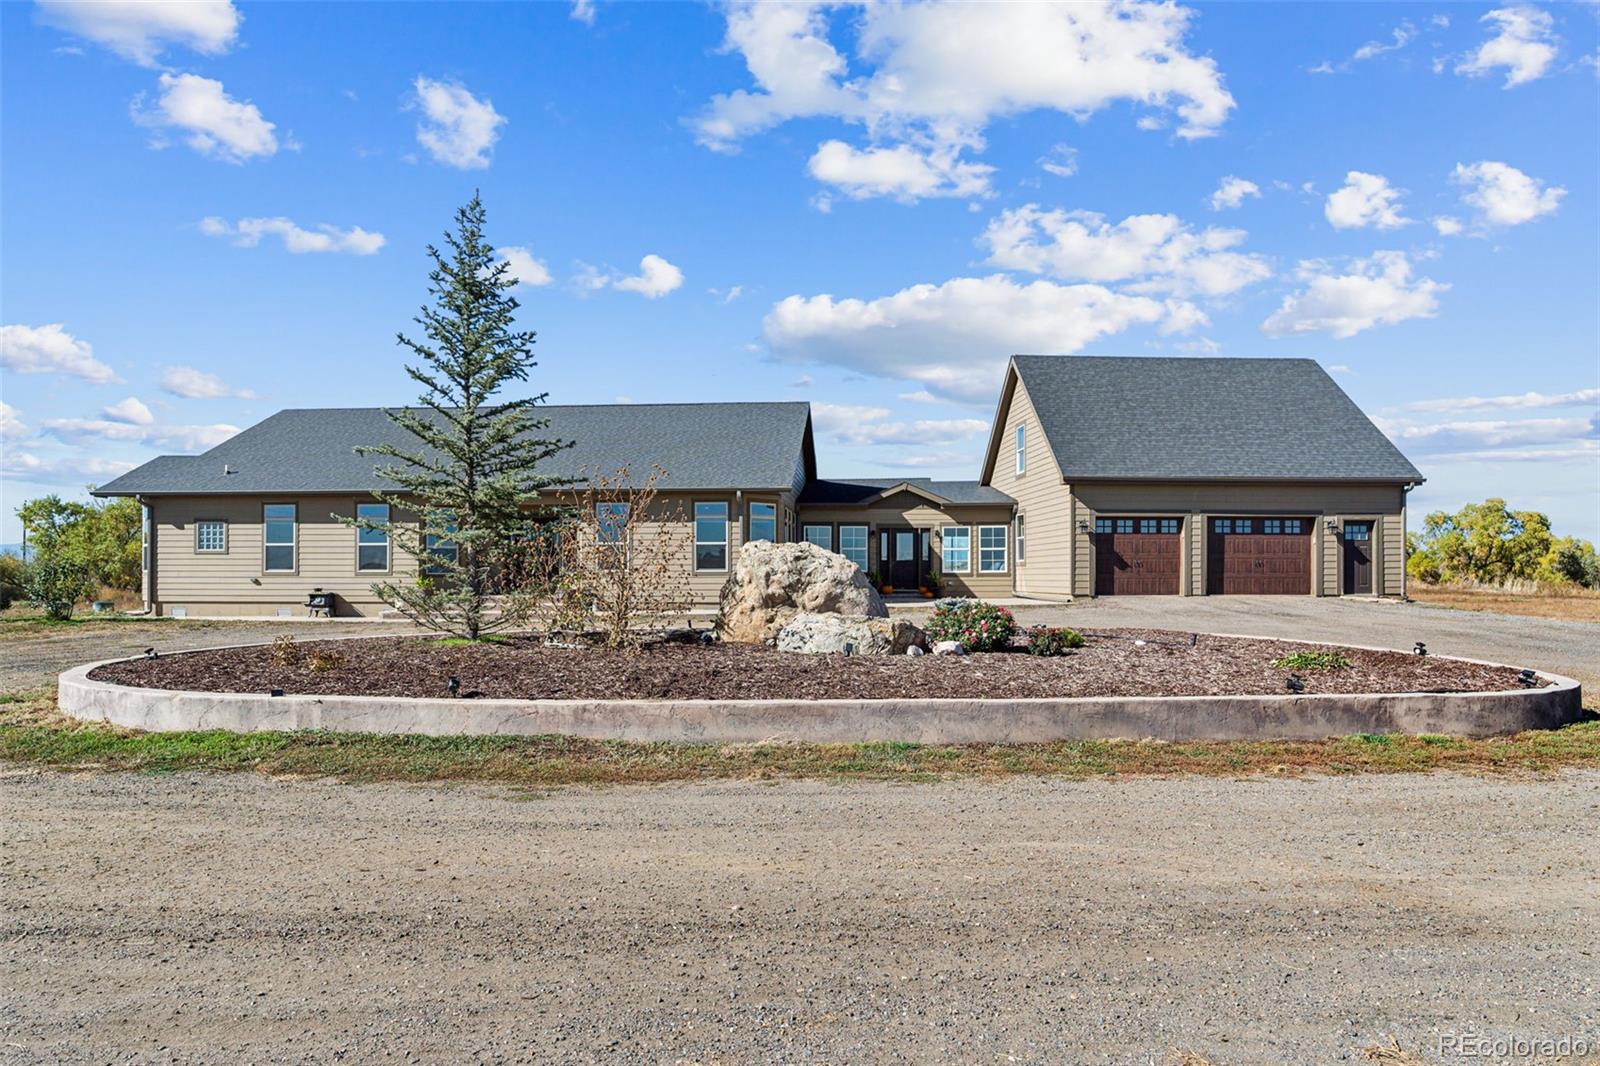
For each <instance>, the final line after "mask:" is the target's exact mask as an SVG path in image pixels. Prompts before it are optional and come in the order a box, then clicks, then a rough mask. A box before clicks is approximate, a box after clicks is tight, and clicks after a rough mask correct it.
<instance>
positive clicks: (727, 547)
mask: <svg viewBox="0 0 1600 1066" xmlns="http://www.w3.org/2000/svg"><path fill="white" fill-rule="evenodd" d="M701 504H708V505H715V506H718V507H721V508H722V539H721V540H720V541H717V540H701V539H700V510H699V508H700V505H701ZM691 507H692V508H693V510H694V519H693V521H694V557H693V559H692V560H691V562H692V563H693V565H694V572H695V573H697V574H726V573H727V572H728V563H729V562H730V561H731V560H730V559H729V556H730V555H731V554H732V551H731V549H732V547H733V543H732V541H733V535H732V530H731V529H730V528H729V527H731V526H732V525H733V508H732V507H729V506H728V501H727V500H695V501H694V503H693V504H692V505H691ZM702 546H703V547H707V548H721V549H722V565H721V566H701V565H700V549H701V547H702Z"/></svg>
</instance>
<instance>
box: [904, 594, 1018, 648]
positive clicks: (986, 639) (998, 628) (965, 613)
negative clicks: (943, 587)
mask: <svg viewBox="0 0 1600 1066" xmlns="http://www.w3.org/2000/svg"><path fill="white" fill-rule="evenodd" d="M925 628H926V630H927V633H928V637H929V639H931V640H935V641H938V640H954V641H957V642H959V643H960V645H961V646H962V647H963V648H965V649H967V650H968V651H1005V650H1006V649H1008V648H1010V647H1011V638H1012V637H1014V636H1016V633H1017V620H1016V619H1015V618H1014V617H1012V614H1011V612H1010V611H1008V610H1006V609H1005V608H1004V607H996V606H995V605H994V604H992V603H984V602H983V601H982V600H963V599H944V600H938V601H936V602H935V603H934V605H933V617H932V618H931V619H929V621H928V624H927V626H926V627H925Z"/></svg>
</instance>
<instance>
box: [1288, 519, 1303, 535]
mask: <svg viewBox="0 0 1600 1066" xmlns="http://www.w3.org/2000/svg"><path fill="white" fill-rule="evenodd" d="M1283 531H1284V532H1285V533H1304V532H1305V531H1306V523H1305V519H1303V518H1285V519H1284V520H1283Z"/></svg>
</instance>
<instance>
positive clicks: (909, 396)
mask: <svg viewBox="0 0 1600 1066" xmlns="http://www.w3.org/2000/svg"><path fill="white" fill-rule="evenodd" d="M900 399H902V400H904V401H905V402H906V403H944V401H943V400H941V399H940V398H939V397H937V396H935V395H934V394H933V393H931V392H929V391H928V390H927V389H918V390H917V391H916V392H902V393H900Z"/></svg>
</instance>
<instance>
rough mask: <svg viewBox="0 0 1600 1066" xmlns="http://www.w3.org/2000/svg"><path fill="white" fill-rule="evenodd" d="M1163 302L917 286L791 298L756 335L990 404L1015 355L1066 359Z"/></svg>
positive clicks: (991, 287)
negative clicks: (865, 296) (873, 293)
mask: <svg viewBox="0 0 1600 1066" xmlns="http://www.w3.org/2000/svg"><path fill="white" fill-rule="evenodd" d="M1167 314H1168V309H1167V307H1166V306H1165V305H1164V304H1163V303H1162V302H1161V301H1159V300H1153V299H1150V298H1148V297H1143V296H1130V295H1125V294H1122V293H1117V292H1112V291H1111V290H1110V289H1107V288H1105V287H1103V286H1100V285H1057V284H1055V283H1054V282H1049V281H1034V282H1031V283H1029V284H1025V285H1024V284H1018V283H1017V282H1015V281H1012V280H1011V279H1010V278H1007V277H1005V276H1003V275H999V274H996V275H993V276H990V277H984V278H953V279H951V280H950V281H947V282H945V283H944V284H942V285H913V286H911V287H910V288H907V289H902V290H900V291H899V292H896V293H893V294H891V295H889V296H883V297H879V298H878V299H874V300H860V299H836V298H834V297H833V296H831V295H826V294H824V295H818V296H809V297H808V296H798V295H797V296H790V297H788V298H787V299H784V300H781V301H779V302H778V303H777V304H775V305H773V308H772V310H771V311H769V312H768V313H767V315H766V317H765V318H764V319H763V320H762V333H763V336H764V337H765V339H766V341H767V344H768V346H769V347H770V348H771V350H772V351H773V353H774V354H775V355H777V356H778V357H780V358H783V359H788V360H791V361H800V362H815V363H825V364H831V365H834V366H840V367H845V368H847V369H850V370H855V371H860V372H862V373H866V374H870V375H873V376H876V377H884V378H894V379H900V380H905V381H913V382H916V383H918V384H920V385H922V386H923V387H924V388H926V389H927V390H928V391H929V392H931V393H934V394H937V395H940V396H945V397H953V398H956V399H960V400H973V401H980V402H982V401H990V400H993V398H994V391H995V389H997V388H999V386H1000V376H1001V373H1002V372H1003V371H1004V369H1005V365H1006V360H1007V358H1008V357H1009V356H1010V355H1011V354H1013V353H1015V352H1058V353H1063V354H1066V353H1071V352H1075V351H1078V350H1079V349H1080V348H1082V347H1084V345H1086V344H1089V343H1090V342H1091V341H1094V340H1097V339H1099V338H1100V337H1104V336H1109V335H1111V334H1116V333H1120V332H1122V331H1123V330H1126V329H1128V328H1129V327H1131V326H1135V325H1140V324H1148V325H1157V324H1159V323H1160V322H1161V321H1162V320H1163V319H1165V318H1166V316H1167Z"/></svg>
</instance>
